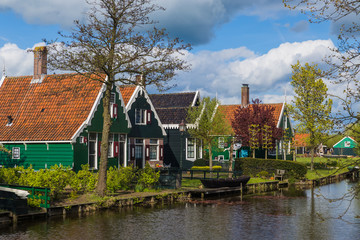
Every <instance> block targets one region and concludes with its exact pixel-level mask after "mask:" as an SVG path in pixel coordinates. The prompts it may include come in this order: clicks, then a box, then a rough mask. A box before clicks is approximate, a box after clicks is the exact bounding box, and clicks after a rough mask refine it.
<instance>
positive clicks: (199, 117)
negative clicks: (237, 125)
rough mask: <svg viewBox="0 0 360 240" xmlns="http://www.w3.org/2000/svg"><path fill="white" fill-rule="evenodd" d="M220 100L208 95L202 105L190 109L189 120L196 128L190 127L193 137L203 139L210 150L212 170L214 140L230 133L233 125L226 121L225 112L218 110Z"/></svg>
mask: <svg viewBox="0 0 360 240" xmlns="http://www.w3.org/2000/svg"><path fill="white" fill-rule="evenodd" d="M218 106H219V101H218V100H217V99H215V98H213V99H211V98H210V97H206V98H204V99H203V100H202V102H201V104H200V106H198V107H191V108H189V110H188V115H187V122H188V123H193V124H195V127H194V128H189V129H188V132H189V134H190V135H191V137H193V138H196V139H199V140H202V142H203V145H204V146H205V147H206V148H207V149H208V150H209V167H210V170H212V166H213V162H212V142H216V141H214V140H215V139H217V137H218V136H219V135H222V136H224V135H230V134H231V126H230V124H228V123H227V122H226V121H224V118H225V117H224V114H223V113H222V112H221V111H217V108H218Z"/></svg>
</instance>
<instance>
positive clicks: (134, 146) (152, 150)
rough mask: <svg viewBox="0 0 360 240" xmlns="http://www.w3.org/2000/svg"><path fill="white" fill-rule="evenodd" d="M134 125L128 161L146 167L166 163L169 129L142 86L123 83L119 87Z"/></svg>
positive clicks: (129, 138) (129, 144)
mask: <svg viewBox="0 0 360 240" xmlns="http://www.w3.org/2000/svg"><path fill="white" fill-rule="evenodd" d="M119 89H120V92H121V95H122V96H123V100H124V103H125V106H126V112H127V114H128V116H129V119H130V122H131V125H132V128H131V129H130V132H129V134H128V146H129V147H128V150H129V153H128V157H127V164H132V165H133V166H136V167H139V168H143V167H144V166H145V164H146V163H148V164H149V165H150V166H151V167H154V168H155V167H162V166H163V165H164V161H163V160H164V136H166V132H165V129H164V128H163V125H162V123H161V121H160V118H159V116H158V114H157V112H156V110H155V108H154V106H153V104H152V102H151V100H150V98H149V95H148V93H147V92H146V90H145V88H144V87H142V86H135V85H123V86H120V87H119Z"/></svg>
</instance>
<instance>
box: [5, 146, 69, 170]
mask: <svg viewBox="0 0 360 240" xmlns="http://www.w3.org/2000/svg"><path fill="white" fill-rule="evenodd" d="M4 146H5V147H6V148H7V149H9V150H12V148H13V147H20V159H12V156H11V155H9V154H7V153H4V152H0V164H1V165H3V166H5V167H14V166H15V165H16V166H24V167H25V168H27V167H30V165H32V167H33V168H34V169H35V170H38V169H42V168H46V167H47V168H50V167H51V166H52V165H55V164H57V165H60V164H61V165H62V166H67V167H72V165H73V162H74V155H73V148H72V145H71V144H70V143H49V144H48V145H46V144H45V143H31V144H26V146H25V145H24V144H4Z"/></svg>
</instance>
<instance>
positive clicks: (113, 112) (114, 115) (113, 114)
mask: <svg viewBox="0 0 360 240" xmlns="http://www.w3.org/2000/svg"><path fill="white" fill-rule="evenodd" d="M109 108H110V109H109V110H110V117H111V118H117V111H118V109H117V104H116V94H115V93H111V95H110V104H109Z"/></svg>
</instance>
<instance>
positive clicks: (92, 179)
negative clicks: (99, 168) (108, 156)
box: [70, 164, 98, 192]
mask: <svg viewBox="0 0 360 240" xmlns="http://www.w3.org/2000/svg"><path fill="white" fill-rule="evenodd" d="M97 181H98V174H97V173H92V172H91V171H89V165H88V164H85V165H81V170H80V171H78V172H77V174H75V175H74V176H73V177H72V179H71V182H70V186H71V188H72V189H73V190H74V191H75V192H91V191H93V190H94V189H95V186H96V184H97Z"/></svg>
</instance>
